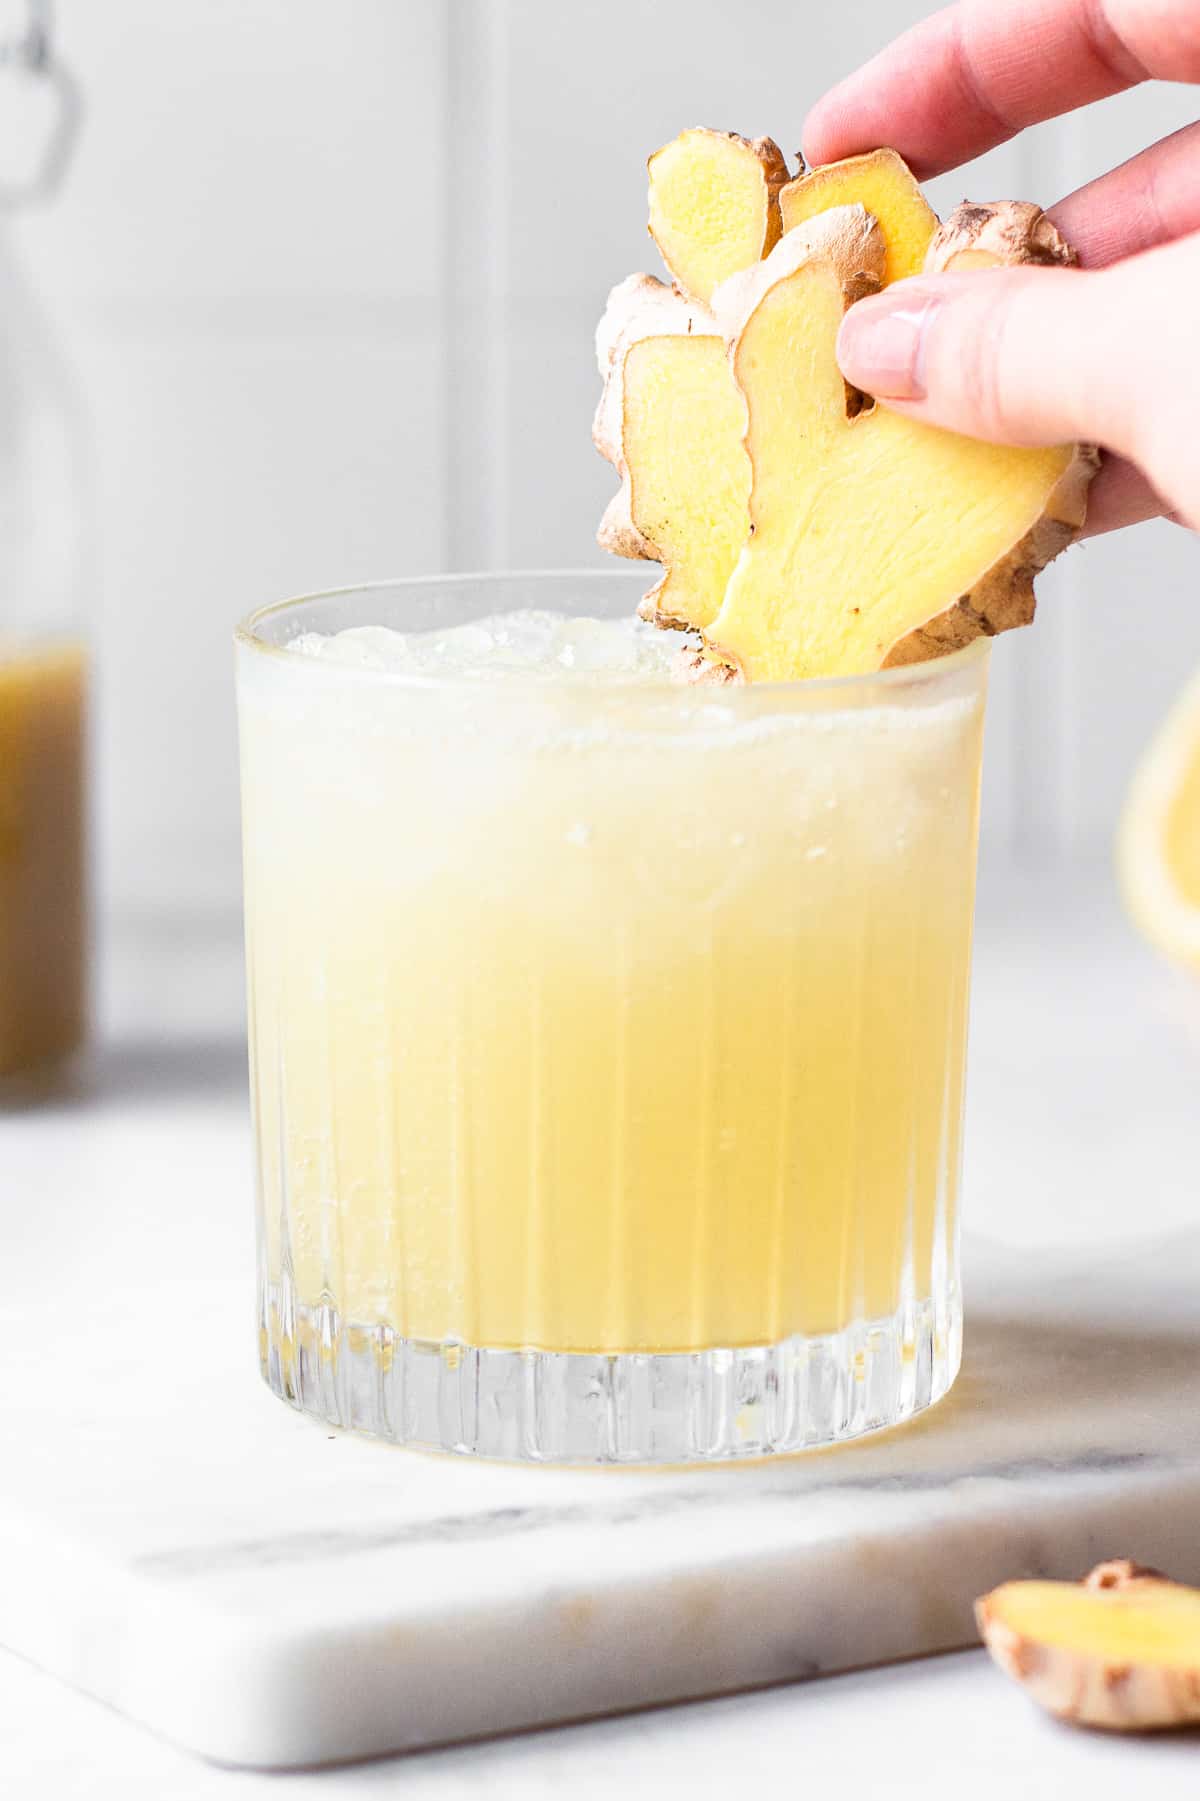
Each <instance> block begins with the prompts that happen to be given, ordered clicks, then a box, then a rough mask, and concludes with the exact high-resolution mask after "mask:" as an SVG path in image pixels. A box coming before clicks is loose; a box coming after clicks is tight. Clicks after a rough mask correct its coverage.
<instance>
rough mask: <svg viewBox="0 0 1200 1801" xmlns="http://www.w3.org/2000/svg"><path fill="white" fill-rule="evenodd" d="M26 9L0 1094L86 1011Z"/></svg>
mask: <svg viewBox="0 0 1200 1801" xmlns="http://www.w3.org/2000/svg"><path fill="white" fill-rule="evenodd" d="M38 16H39V9H37V8H34V9H32V11H31V14H30V19H31V24H30V33H29V36H28V37H27V38H26V39H22V40H21V42H20V43H18V44H17V45H14V46H10V47H8V51H7V53H6V54H5V55H4V56H3V58H2V60H3V63H4V71H5V76H6V83H5V85H6V86H7V85H8V78H9V77H12V76H14V74H15V79H16V80H17V81H18V82H23V83H24V84H25V85H27V86H28V87H29V89H30V91H31V92H34V93H37V94H39V95H40V94H43V93H45V94H47V95H48V97H49V100H50V103H51V108H52V112H51V114H50V115H49V124H50V130H51V134H52V135H48V136H47V138H46V144H45V147H44V154H43V156H42V158H41V161H40V163H39V165H38V167H37V169H36V170H33V171H31V170H29V169H25V170H22V171H20V178H19V180H17V181H15V182H14V181H11V180H8V181H6V178H7V177H9V176H10V174H11V171H10V170H8V169H3V170H0V182H3V183H6V185H0V1094H4V1095H6V1096H10V1095H12V1094H13V1093H17V1094H20V1093H23V1092H24V1090H25V1089H26V1087H27V1086H28V1084H29V1083H30V1081H31V1080H32V1081H33V1082H35V1083H40V1082H41V1081H42V1080H43V1079H44V1078H46V1077H48V1076H52V1075H53V1074H54V1073H55V1072H56V1071H57V1070H59V1069H61V1067H62V1065H63V1063H64V1062H65V1061H66V1060H67V1059H68V1058H69V1057H70V1056H71V1054H72V1053H73V1052H74V1051H75V1050H77V1049H78V1047H79V1046H80V1044H81V1043H82V1040H83V1037H84V1034H85V1029H86V1018H87V987H88V980H87V977H88V967H87V966H88V929H87V876H86V861H87V858H86V831H85V818H86V792H87V779H86V763H87V730H86V696H87V652H86V648H85V638H84V620H83V612H84V601H85V592H84V588H85V569H86V563H87V556H86V538H87V535H88V534H87V516H88V508H87V498H86V496H87V484H86V477H85V470H86V461H87V456H86V429H85V425H84V415H83V408H82V405H81V401H80V395H79V392H78V389H77V387H76V384H75V381H74V378H73V376H72V373H71V370H70V367H69V365H68V363H67V360H66V358H65V357H64V355H63V353H62V352H61V350H60V348H59V345H58V343H57V340H56V338H55V334H54V331H53V328H52V326H51V324H50V321H49V319H48V318H47V316H46V313H45V311H44V309H43V307H42V305H41V304H40V303H39V301H38V298H37V296H36V294H35V293H34V291H33V290H32V288H31V287H30V285H29V283H28V282H27V280H26V279H25V277H24V275H23V273H22V271H21V269H20V265H19V262H18V260H17V257H16V254H15V251H14V248H13V244H12V242H11V232H10V227H9V222H8V219H7V218H6V217H5V216H4V215H5V214H6V213H7V211H8V210H9V208H11V207H12V206H15V205H17V204H19V203H21V202H23V201H25V200H28V199H31V198H42V197H44V196H45V194H46V193H47V192H48V191H49V189H50V187H51V186H53V185H55V183H56V181H57V178H58V177H59V176H60V175H61V172H62V165H63V161H64V156H65V149H66V139H67V136H68V135H69V133H68V132H67V131H66V130H65V129H64V128H65V127H69V126H71V125H73V116H72V115H73V114H74V113H75V112H76V111H77V107H76V105H75V98H74V92H73V89H71V88H70V86H69V84H68V83H67V82H66V78H65V77H64V76H62V74H61V72H60V71H59V70H57V69H56V68H54V67H53V65H52V63H51V61H50V59H49V53H48V45H47V43H46V40H45V37H44V35H41V36H39V35H38V32H37V29H36V27H37V22H38Z"/></svg>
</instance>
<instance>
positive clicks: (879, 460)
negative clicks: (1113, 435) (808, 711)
mask: <svg viewBox="0 0 1200 1801" xmlns="http://www.w3.org/2000/svg"><path fill="white" fill-rule="evenodd" d="M810 229H811V228H810ZM787 245H788V238H787V237H786V236H785V237H784V239H783V240H782V242H781V244H780V245H779V247H778V250H777V251H776V252H775V256H776V257H780V255H781V253H783V252H784V251H785V247H786V246H787ZM846 280H847V276H846V271H845V268H844V266H843V267H842V268H839V266H838V264H837V262H836V261H835V260H833V259H832V258H830V257H826V256H823V255H820V254H816V255H813V256H812V257H811V258H810V259H809V260H808V261H806V262H803V263H801V264H800V266H799V267H797V268H795V269H794V270H792V271H791V272H790V273H786V274H784V275H783V277H782V278H781V279H780V280H779V281H778V282H776V283H775V284H774V285H773V286H770V287H769V288H768V290H767V292H766V294H765V296H764V297H763V298H762V299H761V300H760V301H759V302H758V304H757V305H756V306H755V307H754V309H753V311H752V312H751V313H750V315H749V317H748V318H747V319H746V320H745V322H744V324H743V326H742V329H741V331H740V333H739V335H738V337H737V341H736V342H735V345H734V350H733V361H734V372H735V376H736V379H737V381H738V385H739V386H740V388H741V390H742V392H743V395H744V396H745V399H746V402H747V406H748V410H749V428H748V433H747V447H748V449H749V452H750V457H751V462H752V465H753V469H754V483H753V489H752V495H751V503H750V511H751V520H752V531H753V535H752V537H751V538H750V540H749V541H748V543H747V545H746V547H745V548H744V550H743V551H742V554H741V557H740V559H739V561H738V564H737V567H736V569H735V570H734V572H733V575H732V577H731V578H730V583H729V587H728V589H727V591H726V595H725V600H724V603H723V605H722V607H721V610H720V612H719V613H718V615H717V617H716V618H715V619H714V621H713V622H712V625H711V626H710V627H709V629H708V631H707V634H706V636H707V638H708V640H709V642H710V644H711V645H712V646H713V647H714V648H715V650H716V651H717V653H718V654H720V655H724V656H727V657H730V658H731V659H732V660H733V661H735V662H736V663H737V664H738V665H739V666H740V667H741V670H742V672H743V674H744V675H745V676H746V677H747V678H748V679H750V680H753V681H762V680H790V679H794V678H798V677H805V676H819V675H821V676H824V675H849V674H857V673H863V672H866V671H869V670H872V669H878V668H879V667H880V666H881V665H883V664H884V663H885V662H886V661H887V660H888V657H889V653H890V652H891V651H892V649H893V647H894V646H896V645H897V644H898V643H899V641H901V640H904V639H905V638H906V637H907V635H908V634H910V633H912V632H914V631H916V630H919V629H920V628H921V627H922V626H924V625H926V624H928V623H929V622H930V621H932V620H935V619H936V618H937V617H938V616H939V615H941V614H943V613H944V612H946V611H947V609H950V608H952V607H954V606H955V604H956V602H957V601H958V600H959V598H960V597H961V596H964V595H967V594H968V593H969V592H970V590H971V589H972V588H973V587H974V586H975V584H976V583H977V582H979V581H980V580H981V579H982V578H983V577H984V576H985V575H987V573H988V572H989V570H991V569H992V567H993V565H995V564H997V563H998V562H1000V561H1001V560H1002V559H1004V557H1005V556H1006V554H1007V553H1009V552H1011V551H1012V550H1013V548H1014V546H1016V545H1018V544H1019V543H1020V541H1021V540H1022V539H1023V537H1024V536H1025V534H1026V533H1028V532H1029V531H1030V529H1031V528H1032V527H1033V526H1034V525H1035V524H1036V522H1037V521H1038V520H1039V519H1040V518H1041V516H1042V514H1043V512H1044V510H1045V508H1046V505H1047V501H1048V499H1049V497H1050V496H1051V494H1052V493H1053V491H1054V489H1055V487H1056V485H1057V484H1058V482H1059V480H1060V478H1061V476H1062V475H1063V474H1064V472H1065V471H1066V469H1067V468H1068V467H1069V465H1070V464H1071V462H1072V458H1073V451H1072V450H1071V449H1069V448H1053V449H1045V450H1019V449H1008V448H1002V447H999V446H996V445H989V444H982V443H978V442H975V441H974V440H972V439H968V438H962V437H958V436H956V435H955V434H953V433H950V432H944V431H939V430H937V429H935V428H933V427H931V426H926V425H923V424H919V423H917V422H915V421H914V420H912V419H909V418H906V417H904V416H903V415H902V414H900V413H898V412H892V411H889V410H888V409H887V408H886V407H883V406H875V407H873V408H871V409H870V410H867V411H864V412H860V413H859V414H858V415H857V416H856V417H854V418H850V417H848V416H847V407H846V392H845V385H844V383H843V380H842V376H841V373H840V371H839V369H838V365H837V360H836V356H835V343H836V339H837V333H838V327H839V325H840V324H841V320H842V316H843V312H844V310H845V293H846ZM720 298H721V297H720V296H718V297H717V300H718V309H717V310H718V311H719V310H720V309H719V302H720ZM1014 623H1015V621H1014Z"/></svg>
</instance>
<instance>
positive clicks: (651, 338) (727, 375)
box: [592, 275, 750, 628]
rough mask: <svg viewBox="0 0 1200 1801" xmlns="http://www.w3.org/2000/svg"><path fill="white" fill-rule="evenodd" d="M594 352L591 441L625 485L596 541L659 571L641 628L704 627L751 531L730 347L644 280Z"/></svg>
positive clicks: (632, 284) (603, 327) (698, 310)
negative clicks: (597, 392)
mask: <svg viewBox="0 0 1200 1801" xmlns="http://www.w3.org/2000/svg"><path fill="white" fill-rule="evenodd" d="M596 348H597V356H598V359H599V361H600V365H601V373H602V374H603V375H604V377H605V385H604V393H603V396H602V397H601V401H600V406H599V409H598V411H597V413H596V420H595V424H594V426H593V431H592V436H593V438H594V440H595V443H596V446H597V448H598V449H599V450H600V451H601V453H602V454H603V455H604V456H606V457H607V458H608V460H609V461H610V462H611V463H613V464H614V465H615V467H616V469H617V473H618V474H619V475H620V477H621V487H620V489H619V491H618V492H617V494H616V495H615V496H614V498H613V500H612V502H611V504H610V505H609V507H608V510H607V512H606V513H605V515H604V518H603V520H602V521H601V523H600V530H599V532H598V534H597V537H598V541H599V543H600V544H601V546H602V547H603V548H604V549H605V550H611V551H614V552H615V553H616V555H618V556H624V557H649V558H652V559H654V560H656V561H658V562H660V563H662V565H663V574H662V576H661V578H660V579H659V581H658V582H656V583H655V585H654V587H653V588H651V589H650V590H649V592H648V593H647V594H646V596H645V598H644V599H643V601H642V603H641V606H640V608H639V609H638V610H639V612H640V613H641V615H642V617H643V618H644V619H649V620H652V621H653V622H654V623H655V624H658V625H663V626H678V627H681V628H695V627H699V626H704V625H707V624H708V622H709V620H710V619H712V618H714V617H715V615H716V613H717V610H718V608H719V607H720V605H721V600H722V597H723V596H724V593H725V588H726V584H727V583H728V580H729V576H730V574H731V572H732V570H733V567H734V564H735V563H736V562H737V559H738V556H739V555H740V553H741V548H742V545H743V543H744V542H745V538H746V531H747V527H748V523H749V503H750V458H749V456H748V455H747V453H746V446H745V441H744V440H745V431H746V407H745V402H744V401H743V399H742V397H741V394H740V393H739V392H738V389H737V386H736V384H735V382H734V379H733V371H732V370H731V368H730V366H729V356H728V351H727V348H726V344H725V340H724V338H722V337H721V335H720V333H719V332H718V330H717V326H716V321H715V320H714V319H713V317H712V314H711V313H710V312H709V311H708V309H707V308H706V307H704V306H700V305H698V304H697V303H695V302H693V301H689V300H687V299H685V298H684V296H683V295H682V294H681V293H680V292H679V291H678V289H674V288H668V287H665V286H664V285H663V284H662V283H661V282H658V281H655V280H654V278H653V276H649V275H639V276H631V277H630V279H629V280H628V281H626V282H622V283H621V285H620V287H618V288H614V290H613V292H612V294H611V296H610V298H609V304H608V310H607V311H606V313H605V315H604V318H603V319H602V320H601V323H600V328H599V331H598V332H597V334H596Z"/></svg>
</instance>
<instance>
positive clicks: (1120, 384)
mask: <svg viewBox="0 0 1200 1801" xmlns="http://www.w3.org/2000/svg"><path fill="white" fill-rule="evenodd" d="M1198 284H1200V233H1194V234H1192V235H1191V236H1189V237H1186V238H1183V239H1181V240H1180V241H1179V242H1178V243H1175V244H1169V245H1165V246H1163V247H1160V248H1159V249H1156V250H1150V251H1147V252H1146V253H1145V254H1144V255H1142V256H1139V257H1134V258H1131V259H1129V260H1128V261H1126V262H1122V263H1119V264H1117V265H1116V266H1115V267H1113V268H1111V269H1104V270H1099V271H1095V272H1087V271H1084V270H1079V269H1049V268H1020V269H994V270H989V271H987V272H986V273H978V272H975V273H970V274H958V275H953V274H951V275H941V276H918V277H916V278H915V279H913V280H909V281H902V282H896V283H894V284H893V286H892V287H890V288H887V289H885V291H884V292H883V293H882V294H879V295H876V296H874V297H872V298H871V299H868V300H863V301H860V302H859V303H858V304H857V305H856V306H853V307H851V308H850V311H849V312H848V313H847V315H846V317H845V319H844V320H843V322H842V329H841V333H840V335H839V339H838V361H839V363H840V364H841V368H842V372H843V374H844V375H845V376H846V379H847V380H848V381H850V382H851V383H853V385H854V386H855V387H858V388H861V389H863V390H864V391H865V392H867V393H869V394H873V395H875V396H876V398H877V399H880V400H882V401H883V402H884V403H885V404H887V405H888V406H892V407H895V408H897V409H898V410H899V411H902V412H905V413H909V414H911V415H912V416H914V417H916V418H918V419H924V420H926V421H928V422H929V423H931V424H935V425H940V426H944V427H946V428H948V429H949V430H951V431H958V432H963V433H965V434H966V435H968V436H970V437H975V438H984V439H987V440H989V441H991V442H992V443H999V444H1055V443H1070V442H1072V441H1084V442H1092V443H1098V444H1100V445H1102V446H1103V447H1104V448H1105V449H1106V450H1110V451H1115V452H1117V453H1118V454H1119V455H1121V456H1125V457H1127V458H1129V459H1130V460H1131V461H1132V462H1134V463H1136V464H1137V466H1138V467H1139V468H1140V469H1141V470H1142V471H1143V473H1144V474H1145V476H1146V477H1147V479H1148V481H1149V482H1150V484H1151V485H1152V486H1153V487H1154V488H1156V489H1157V490H1158V492H1159V494H1160V495H1162V497H1163V501H1164V504H1165V505H1166V506H1167V507H1169V508H1172V509H1174V510H1175V511H1176V512H1177V513H1179V515H1180V516H1181V517H1182V518H1183V519H1185V520H1186V521H1188V522H1189V523H1191V524H1192V525H1196V524H1197V523H1198V522H1200V454H1198V453H1197V450H1196V439H1195V428H1194V425H1193V420H1194V417H1195V415H1196V413H1197V411H1200V344H1198V343H1197V335H1196V327H1195V315H1194V311H1193V309H1192V306H1191V302H1190V296H1191V295H1192V294H1193V293H1194V292H1195V290H1196V287H1197V285H1198ZM1108 480H1109V482H1110V483H1112V487H1111V489H1110V492H1109V495H1108V496H1107V497H1106V496H1105V493H1104V490H1103V489H1101V496H1100V502H1099V503H1098V504H1100V505H1101V511H1100V513H1099V514H1098V520H1099V521H1100V522H1101V523H1102V522H1103V519H1104V516H1105V515H1104V511H1103V508H1104V507H1107V506H1109V505H1110V504H1111V506H1112V508H1113V511H1114V513H1117V512H1119V511H1120V509H1121V508H1122V507H1124V508H1126V509H1132V510H1133V511H1134V512H1138V511H1139V509H1145V508H1148V507H1149V506H1150V502H1149V500H1148V499H1147V497H1146V496H1145V494H1144V493H1143V494H1141V495H1140V496H1139V495H1138V494H1137V493H1136V492H1135V490H1134V489H1133V487H1132V486H1131V485H1130V482H1129V478H1128V477H1125V476H1122V475H1119V474H1118V475H1113V476H1110V477H1109V478H1108ZM1141 516H1145V512H1144V511H1142V512H1141Z"/></svg>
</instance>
